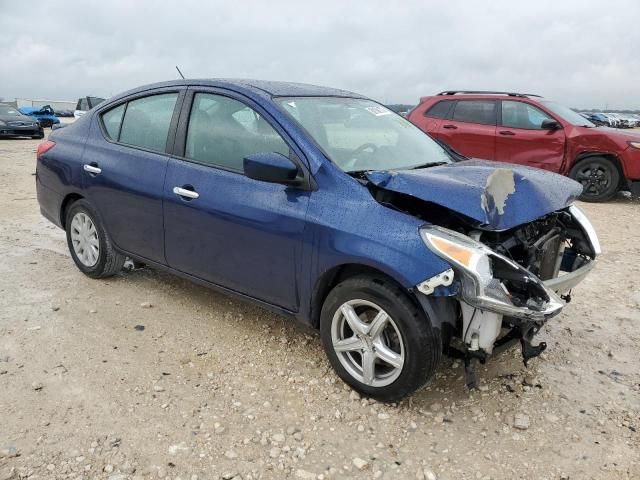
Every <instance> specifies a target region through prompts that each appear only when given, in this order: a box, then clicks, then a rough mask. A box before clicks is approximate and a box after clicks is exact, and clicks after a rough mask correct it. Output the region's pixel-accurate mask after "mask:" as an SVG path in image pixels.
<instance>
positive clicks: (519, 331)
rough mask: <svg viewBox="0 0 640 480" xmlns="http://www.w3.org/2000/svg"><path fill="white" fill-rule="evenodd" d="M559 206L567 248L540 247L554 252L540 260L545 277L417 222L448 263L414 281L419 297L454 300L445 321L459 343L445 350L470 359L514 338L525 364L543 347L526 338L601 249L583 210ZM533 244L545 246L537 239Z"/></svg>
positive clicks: (505, 345) (474, 242) (555, 311)
mask: <svg viewBox="0 0 640 480" xmlns="http://www.w3.org/2000/svg"><path fill="white" fill-rule="evenodd" d="M565 212H566V213H564V215H565V216H566V215H567V213H568V214H570V216H571V217H570V218H571V219H572V220H571V222H570V228H572V229H573V232H572V234H571V238H572V242H573V243H571V244H570V247H571V248H569V247H567V248H566V249H565V244H564V243H556V244H555V249H549V250H544V251H543V254H544V255H546V254H547V252H554V253H553V254H552V255H549V256H547V257H545V259H548V260H549V262H550V263H551V265H554V264H555V268H554V271H555V273H554V278H550V279H546V280H544V281H543V280H541V279H540V278H539V277H537V276H536V275H534V274H533V273H532V272H531V271H530V270H529V269H527V268H525V267H524V266H523V265H520V264H519V263H517V262H515V261H514V260H512V259H511V258H507V257H506V256H504V255H501V254H499V253H497V252H496V251H495V250H493V249H491V248H489V247H488V246H486V245H484V244H483V243H480V242H479V241H477V240H475V239H472V238H470V237H469V236H466V235H463V234H461V233H458V232H455V231H451V230H447V229H443V228H440V227H436V226H425V227H423V229H422V230H421V234H422V236H423V239H424V241H425V243H426V244H427V246H428V247H429V248H430V249H431V250H432V251H433V252H434V253H436V254H437V255H439V256H440V257H442V258H443V259H445V260H448V261H449V262H450V264H451V267H452V268H451V269H449V270H446V271H445V272H442V273H440V274H438V275H435V276H433V277H431V278H429V279H427V280H425V281H424V282H421V283H420V284H418V285H417V286H416V288H417V290H418V291H419V292H421V293H422V294H424V295H425V296H433V297H454V298H455V299H456V300H457V302H458V311H459V314H458V315H457V316H456V317H455V318H454V319H451V318H450V319H448V320H446V321H447V322H448V323H450V327H451V328H452V330H453V332H454V333H453V335H452V337H454V338H459V339H460V340H461V345H459V346H457V347H455V346H454V347H452V346H451V345H449V346H448V349H449V351H450V352H451V351H452V350H453V351H456V352H458V354H459V356H461V358H464V359H465V363H467V362H468V361H469V360H470V359H471V358H477V359H480V360H482V361H484V359H485V358H486V357H488V356H489V355H491V354H493V353H495V352H496V351H499V350H503V349H505V348H509V347H510V346H512V345H513V344H514V343H517V342H520V344H521V346H522V356H523V359H524V362H525V364H526V363H527V361H528V360H529V359H530V358H533V357H535V356H537V355H539V354H540V353H542V352H543V351H544V349H545V348H546V344H545V343H544V342H541V343H540V344H538V345H533V344H532V340H533V337H534V335H535V334H537V333H538V331H539V330H540V328H542V326H543V325H544V324H545V322H546V321H547V320H548V319H550V318H552V317H554V316H555V315H557V314H558V313H560V311H561V310H562V308H563V307H564V305H565V301H566V302H568V301H569V300H570V295H569V292H570V291H571V289H572V288H574V287H575V286H576V285H578V284H579V283H580V282H581V281H583V280H584V278H585V277H586V276H587V275H588V274H589V272H590V271H591V270H592V269H593V267H594V265H595V258H596V256H598V255H599V254H600V252H601V250H600V244H599V242H598V238H597V236H596V234H595V231H594V229H593V227H592V226H591V224H590V223H589V221H588V219H587V218H586V216H585V215H584V214H583V213H582V212H581V211H580V210H579V209H577V208H576V207H575V206H570V207H569V208H568V209H567V210H566V211H565ZM541 238H543V239H545V238H551V237H548V236H547V237H541ZM561 238H562V237H561ZM549 241H551V240H549ZM545 242H546V240H545ZM563 242H564V240H563ZM538 244H540V245H542V247H541V248H544V246H545V243H544V242H538ZM538 244H536V245H538ZM547 272H548V270H547ZM426 298H427V297H424V299H422V300H421V303H423V304H424V300H426Z"/></svg>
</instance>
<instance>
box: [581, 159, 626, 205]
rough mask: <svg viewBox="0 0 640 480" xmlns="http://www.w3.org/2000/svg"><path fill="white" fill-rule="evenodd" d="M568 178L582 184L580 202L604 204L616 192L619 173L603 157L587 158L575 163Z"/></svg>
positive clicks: (612, 164)
mask: <svg viewBox="0 0 640 480" xmlns="http://www.w3.org/2000/svg"><path fill="white" fill-rule="evenodd" d="M569 176H570V177H571V178H573V179H574V180H575V181H577V182H580V183H581V184H582V187H583V190H582V194H581V195H580V200H583V201H585V202H605V201H607V200H609V199H610V198H611V197H612V196H613V195H614V194H615V193H616V192H617V191H618V185H619V184H620V172H619V171H618V168H617V167H616V166H615V164H614V163H613V162H612V161H611V160H609V159H608V158H604V157H589V158H585V159H584V160H581V161H579V162H578V163H576V164H575V165H574V166H573V168H572V169H571V171H570V172H569Z"/></svg>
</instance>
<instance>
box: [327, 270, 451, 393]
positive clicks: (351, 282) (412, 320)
mask: <svg viewBox="0 0 640 480" xmlns="http://www.w3.org/2000/svg"><path fill="white" fill-rule="evenodd" d="M345 306H346V307H345ZM349 307H351V308H352V309H353V311H354V312H355V314H356V317H355V319H354V318H351V321H349V320H347V316H346V315H345V313H343V312H344V310H343V308H347V311H348V309H349ZM384 313H386V314H387V316H388V320H387V322H386V323H385V324H384V325H385V326H384V328H382V329H379V328H377V326H374V327H372V326H371V325H380V322H375V321H373V319H374V318H378V314H380V318H384V315H382V314H384ZM357 320H360V322H359V323H358V321H357ZM352 324H355V325H356V328H355V329H352V328H351V325H352ZM363 327H367V328H369V329H370V330H376V331H377V332H378V334H376V332H371V335H370V336H368V335H362V333H359V334H357V333H356V331H357V330H358V329H360V332H362V331H364V330H363ZM358 335H359V337H358ZM320 336H321V338H322V344H323V347H324V350H325V352H326V354H327V356H328V357H329V361H330V362H331V365H332V366H333V368H334V370H335V371H336V373H337V374H338V376H339V377H340V378H341V379H342V380H343V381H344V382H346V383H347V384H349V385H350V386H351V387H352V388H353V389H354V390H356V391H358V392H360V393H361V394H362V395H365V396H367V397H372V398H375V399H377V400H380V401H383V402H394V401H397V400H400V399H402V398H404V397H406V396H407V395H409V394H411V393H413V392H415V391H416V390H418V389H419V388H421V387H422V386H424V385H425V384H426V383H427V382H428V381H429V380H430V379H431V377H433V375H434V373H435V371H436V368H437V367H438V364H439V363H440V358H441V356H442V341H441V337H440V330H439V329H435V328H432V326H431V321H430V319H429V318H428V316H427V315H426V313H425V312H424V311H423V310H422V309H421V308H419V307H418V306H417V305H416V304H415V303H414V302H413V301H412V300H411V298H409V296H408V295H407V293H406V292H405V291H404V290H402V289H401V288H400V287H399V286H397V285H396V284H395V283H394V282H393V281H391V280H390V279H388V278H385V277H384V276H382V275H380V276H377V275H359V276H356V277H351V278H348V279H346V280H344V281H343V282H341V283H340V284H338V285H337V286H336V287H335V288H334V289H333V290H331V292H330V293H329V295H327V298H326V299H325V302H324V305H323V306H322V312H321V315H320ZM363 336H368V340H367V339H363V338H362V337H363ZM381 344H382V345H381ZM345 348H348V349H349V350H348V351H344V350H343V349H345ZM337 349H338V350H337ZM340 350H342V351H340ZM389 350H391V353H392V354H395V356H393V355H391V356H390V355H389ZM382 357H385V358H391V359H393V361H394V362H395V364H396V366H393V365H392V364H391V363H387V362H386V361H385V360H382ZM366 358H367V359H369V360H371V359H372V358H375V360H374V362H375V363H373V367H372V368H368V369H367V372H373V375H371V373H369V374H368V375H365V368H364V367H363V365H364V363H365V359H366ZM399 360H402V361H401V362H400V361H399ZM358 365H359V367H358ZM367 365H371V361H369V362H367ZM398 365H400V367H398Z"/></svg>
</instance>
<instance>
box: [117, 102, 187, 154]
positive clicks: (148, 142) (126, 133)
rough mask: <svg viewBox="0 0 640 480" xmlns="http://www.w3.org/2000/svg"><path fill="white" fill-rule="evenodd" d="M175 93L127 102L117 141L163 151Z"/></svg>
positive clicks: (174, 103) (174, 104)
mask: <svg viewBox="0 0 640 480" xmlns="http://www.w3.org/2000/svg"><path fill="white" fill-rule="evenodd" d="M177 99H178V94H177V93H164V94H160V95H152V96H150V97H143V98H139V99H137V100H132V101H130V102H129V103H128V105H127V109H126V111H125V114H124V120H123V121H122V129H121V131H120V138H119V142H120V143H124V144H127V145H131V146H134V147H140V148H145V149H147V150H154V151H157V152H164V151H165V149H166V146H167V136H168V134H169V126H170V124H171V117H172V116H173V110H174V108H175V106H176V100H177Z"/></svg>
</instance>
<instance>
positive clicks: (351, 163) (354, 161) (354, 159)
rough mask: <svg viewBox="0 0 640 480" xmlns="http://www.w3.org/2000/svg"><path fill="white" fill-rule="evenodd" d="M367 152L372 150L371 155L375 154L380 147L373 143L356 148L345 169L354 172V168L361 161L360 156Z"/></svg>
mask: <svg viewBox="0 0 640 480" xmlns="http://www.w3.org/2000/svg"><path fill="white" fill-rule="evenodd" d="M365 150H371V153H375V152H376V151H377V150H378V147H377V146H376V145H375V144H373V143H370V142H367V143H363V144H362V145H360V146H359V147H358V148H355V149H354V150H353V151H352V152H351V159H350V160H349V161H348V162H347V165H345V168H348V169H349V170H354V167H355V166H356V164H357V163H358V162H359V161H360V158H359V156H360V154H361V153H362V152H364V151H365Z"/></svg>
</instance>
